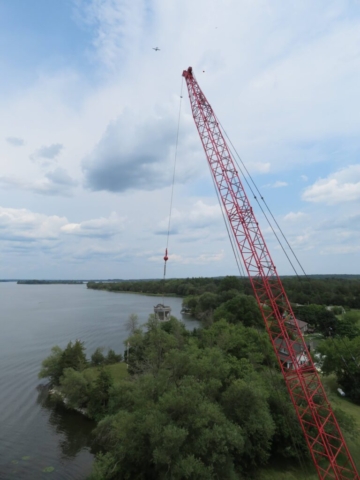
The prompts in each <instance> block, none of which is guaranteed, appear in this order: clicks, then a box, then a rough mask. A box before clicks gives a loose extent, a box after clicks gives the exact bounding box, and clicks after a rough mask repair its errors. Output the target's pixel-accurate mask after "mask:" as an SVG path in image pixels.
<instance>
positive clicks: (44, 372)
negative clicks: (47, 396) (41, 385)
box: [39, 345, 63, 385]
mask: <svg viewBox="0 0 360 480" xmlns="http://www.w3.org/2000/svg"><path fill="white" fill-rule="evenodd" d="M62 356H63V350H62V349H61V348H60V347H58V346H57V345H55V346H54V347H52V349H51V355H49V356H48V357H47V358H45V359H44V360H43V361H42V363H41V370H40V372H39V378H48V379H49V381H50V383H51V384H53V385H58V384H59V380H60V377H61V375H62V365H61V363H62Z"/></svg>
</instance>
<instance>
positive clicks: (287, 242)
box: [216, 118, 307, 276]
mask: <svg viewBox="0 0 360 480" xmlns="http://www.w3.org/2000/svg"><path fill="white" fill-rule="evenodd" d="M216 120H217V121H218V123H219V125H220V127H221V129H222V130H223V132H224V134H225V136H226V138H227V139H228V140H229V143H230V145H231V146H232V148H233V150H234V152H235V154H236V157H238V159H239V160H240V162H241V164H242V166H243V167H244V170H245V172H246V173H247V175H248V176H249V178H250V180H251V182H252V184H253V185H254V187H255V189H256V191H257V192H258V194H259V195H260V198H261V200H262V201H263V202H264V205H265V207H266V209H267V210H268V212H269V213H270V215H271V217H272V219H273V220H274V222H275V225H276V226H277V228H278V229H279V231H280V233H281V235H282V237H283V238H284V240H285V242H286V244H287V246H288V247H289V249H290V251H291V253H292V254H293V256H294V258H295V260H296V261H297V263H298V265H299V267H300V269H301V270H302V272H303V274H304V275H305V276H307V275H306V272H305V270H304V268H303V266H302V264H301V262H300V260H299V259H298V257H297V255H296V254H295V252H294V250H293V248H292V247H291V245H290V243H289V241H288V240H287V238H286V236H285V234H284V232H283V231H282V229H281V227H280V225H279V224H278V222H277V220H276V218H275V217H274V215H273V213H272V211H271V209H270V207H269V206H268V204H267V203H266V201H265V199H264V197H263V196H262V194H261V192H260V190H259V188H258V186H257V185H256V183H255V181H254V179H253V178H252V176H251V174H250V172H249V171H248V169H247V168H246V165H245V164H244V162H243V160H242V158H241V157H240V155H239V153H238V151H237V150H236V148H235V146H234V144H233V143H232V141H231V139H230V137H229V135H228V134H227V132H226V130H225V128H224V127H223V126H222V124H221V122H220V121H219V119H218V118H216ZM235 162H236V164H237V165H238V166H239V164H238V162H237V161H236V158H235ZM239 167H240V166H239ZM244 178H245V181H246V183H247V185H248V186H249V188H250V190H251V193H252V194H253V196H254V198H255V200H257V198H256V196H255V194H254V192H253V190H252V188H251V187H250V185H249V183H248V181H247V180H246V177H245V176H244ZM257 203H258V204H259V202H258V200H257ZM267 221H268V220H267ZM268 223H269V221H268ZM279 243H280V242H279ZM280 245H281V243H280Z"/></svg>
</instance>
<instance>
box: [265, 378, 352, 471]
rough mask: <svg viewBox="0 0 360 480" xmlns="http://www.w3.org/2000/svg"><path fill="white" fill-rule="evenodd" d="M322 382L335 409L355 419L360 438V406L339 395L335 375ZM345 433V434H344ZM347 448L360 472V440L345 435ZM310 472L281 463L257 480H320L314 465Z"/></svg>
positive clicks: (290, 463) (309, 466)
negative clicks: (339, 409)
mask: <svg viewBox="0 0 360 480" xmlns="http://www.w3.org/2000/svg"><path fill="white" fill-rule="evenodd" d="M322 382H323V384H324V386H325V388H326V391H327V393H328V398H329V400H330V403H331V405H332V407H333V408H341V409H342V410H343V411H344V412H345V413H347V414H349V415H352V417H353V419H354V430H355V431H357V432H358V434H359V438H360V406H359V405H355V404H354V403H352V402H350V401H349V400H347V399H346V398H344V397H340V396H339V394H338V393H337V390H336V389H337V388H338V384H337V381H336V377H335V375H329V376H328V377H323V378H322ZM343 433H344V432H343ZM344 437H345V440H346V442H347V446H348V448H349V450H350V453H351V455H352V458H353V460H354V462H355V464H356V467H357V469H358V471H359V472H360V440H358V441H357V442H355V441H354V440H353V439H352V438H349V435H348V434H346V433H344ZM307 468H308V470H309V471H305V470H303V469H302V468H300V466H297V465H294V462H293V461H292V462H285V461H282V462H279V463H274V464H272V465H269V466H268V467H267V468H266V469H264V470H261V471H260V472H259V476H258V477H256V480H318V475H317V473H315V469H314V467H313V466H312V465H307Z"/></svg>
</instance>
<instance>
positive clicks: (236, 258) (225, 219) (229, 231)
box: [208, 165, 246, 277]
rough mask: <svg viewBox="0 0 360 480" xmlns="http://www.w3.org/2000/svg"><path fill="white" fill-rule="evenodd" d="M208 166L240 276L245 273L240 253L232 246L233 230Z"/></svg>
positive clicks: (243, 275)
mask: <svg viewBox="0 0 360 480" xmlns="http://www.w3.org/2000/svg"><path fill="white" fill-rule="evenodd" d="M208 166H209V170H210V175H211V179H212V181H213V184H214V188H215V192H216V196H217V198H218V202H219V206H220V210H221V214H222V217H223V220H224V223H225V227H226V230H227V234H228V237H229V240H230V245H231V248H232V251H233V254H234V257H235V262H236V264H237V267H238V270H239V273H240V276H242V277H245V276H246V275H245V271H244V267H243V265H242V263H241V259H240V254H239V252H238V249H237V248H235V246H234V239H233V236H234V233H233V232H232V231H231V230H230V228H229V225H228V220H227V215H225V213H224V208H223V205H222V202H221V200H220V195H219V192H218V189H217V188H216V183H215V179H214V177H213V174H212V171H211V168H210V165H208ZM231 233H232V235H231Z"/></svg>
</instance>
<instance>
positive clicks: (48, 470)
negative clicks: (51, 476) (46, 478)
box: [43, 467, 55, 473]
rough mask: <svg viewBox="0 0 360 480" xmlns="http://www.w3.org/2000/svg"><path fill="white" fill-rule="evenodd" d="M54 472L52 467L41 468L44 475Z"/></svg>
mask: <svg viewBox="0 0 360 480" xmlns="http://www.w3.org/2000/svg"><path fill="white" fill-rule="evenodd" d="M54 470H55V468H54V467H45V468H43V472H46V473H51V472H53V471H54Z"/></svg>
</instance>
